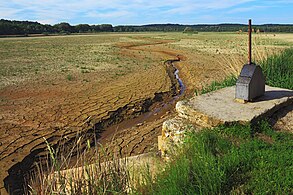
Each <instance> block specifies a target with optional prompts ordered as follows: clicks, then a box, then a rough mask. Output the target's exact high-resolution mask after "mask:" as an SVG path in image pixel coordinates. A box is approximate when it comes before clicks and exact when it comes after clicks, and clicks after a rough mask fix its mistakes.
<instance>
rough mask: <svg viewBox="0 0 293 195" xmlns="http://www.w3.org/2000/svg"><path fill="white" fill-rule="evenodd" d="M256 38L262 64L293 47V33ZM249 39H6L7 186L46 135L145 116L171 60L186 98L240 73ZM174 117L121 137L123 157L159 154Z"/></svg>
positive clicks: (165, 81) (2, 59) (0, 102)
mask: <svg viewBox="0 0 293 195" xmlns="http://www.w3.org/2000/svg"><path fill="white" fill-rule="evenodd" d="M253 36H254V38H253V40H254V51H253V54H254V55H253V59H254V61H255V62H261V61H262V60H264V59H265V58H266V57H267V56H268V55H272V54H275V53H279V52H280V51H283V50H284V49H286V48H288V47H292V45H293V41H292V40H293V38H292V37H293V34H255V35H253ZM246 39H247V35H246V34H245V33H242V34H237V33H199V34H183V33H127V34H126V33H125V34H116V33H109V34H96V35H82V36H79V35H76V36H75V35H72V36H45V37H32V38H30V37H28V38H1V39H0V111H1V112H0V131H1V132H3V134H1V135H0V143H1V144H0V156H1V158H0V166H1V167H2V169H1V172H0V180H1V181H2V180H3V178H5V177H6V176H7V170H9V169H10V168H11V166H13V165H15V164H17V163H18V162H21V161H22V160H23V159H24V157H26V156H28V155H29V154H30V153H31V152H32V151H34V150H37V149H38V148H40V147H41V144H43V143H44V140H43V137H45V138H47V140H49V142H51V143H50V144H54V143H56V140H58V139H59V138H60V137H61V136H63V135H66V136H67V137H70V136H75V135H76V132H79V131H84V130H87V129H89V127H92V126H93V124H97V123H99V122H100V121H104V120H107V119H109V118H110V117H113V116H115V113H117V112H118V111H120V110H119V109H121V108H125V107H130V108H132V109H131V110H130V112H131V113H126V114H132V113H136V112H139V111H141V110H142V109H143V108H141V106H137V107H136V106H135V105H137V103H141V102H144V101H146V100H153V99H154V98H155V95H156V94H163V93H166V92H168V91H170V88H171V81H170V78H169V77H168V74H167V72H166V67H165V65H164V63H163V62H164V61H165V60H167V59H176V58H177V57H176V56H177V55H180V58H181V62H180V63H177V64H176V66H177V67H178V69H179V70H180V73H179V74H180V77H181V78H182V80H183V82H184V83H185V85H186V86H187V94H193V92H194V90H195V89H198V90H201V88H202V87H203V86H208V85H209V84H211V83H212V82H213V81H221V80H223V79H224V78H226V77H227V76H229V75H231V74H237V73H238V72H239V71H240V69H241V67H242V65H243V64H244V63H245V62H246V58H247V57H246ZM113 113H114V114H113ZM168 117H170V115H168V114H166V115H164V116H163V117H161V118H158V119H157V120H156V121H155V122H153V123H148V124H143V125H142V126H140V127H137V131H131V132H132V133H131V134H130V133H129V132H126V131H125V132H123V134H120V135H119V139H118V138H117V142H119V143H120V144H121V145H119V147H120V146H121V148H122V149H121V152H122V153H123V154H124V155H135V154H140V153H143V152H148V151H151V150H154V148H156V145H155V144H154V142H156V139H157V135H159V133H160V127H161V123H162V121H164V119H166V118H168ZM142 129H143V130H142ZM142 138H143V139H142ZM50 140H51V141H50ZM110 140H112V138H111V139H110ZM121 140H122V141H121ZM18 151H21V152H18ZM2 187H3V184H2V183H1V185H0V188H2Z"/></svg>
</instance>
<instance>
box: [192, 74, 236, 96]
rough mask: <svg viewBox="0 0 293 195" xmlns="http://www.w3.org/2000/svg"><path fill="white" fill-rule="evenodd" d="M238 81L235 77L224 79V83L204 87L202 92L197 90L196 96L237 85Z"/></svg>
mask: <svg viewBox="0 0 293 195" xmlns="http://www.w3.org/2000/svg"><path fill="white" fill-rule="evenodd" d="M236 81H237V77H236V76H235V75H231V76H229V77H227V78H226V79H224V80H223V81H220V82H218V81H213V82H212V83H211V84H210V85H209V86H207V87H203V88H202V89H201V90H195V94H196V95H199V94H205V93H209V92H211V91H216V90H218V89H222V88H225V87H230V86H233V85H235V83H236Z"/></svg>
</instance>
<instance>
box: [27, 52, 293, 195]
mask: <svg viewBox="0 0 293 195" xmlns="http://www.w3.org/2000/svg"><path fill="white" fill-rule="evenodd" d="M292 54H293V49H287V50H286V51H284V52H283V53H282V54H280V55H278V56H273V57H270V58H268V59H267V60H266V61H264V63H262V67H263V70H264V73H265V76H266V82H267V84H269V85H271V86H276V87H283V88H289V89H293V88H292V85H293V81H292V78H293V72H292V70H293V67H292V62H293V59H292V56H293V55H292ZM235 81H236V79H235V77H230V78H228V79H226V80H225V81H223V82H214V83H212V85H211V86H210V87H207V88H205V89H203V90H202V91H201V93H207V92H209V91H213V90H217V89H219V88H223V87H226V86H231V85H234V84H235ZM186 137H187V138H186V140H185V143H184V144H183V146H182V148H181V149H180V150H179V151H178V153H177V154H176V155H175V156H174V157H172V159H174V160H172V161H171V162H169V163H167V165H165V167H164V168H163V169H162V170H163V171H162V172H160V173H158V174H157V176H156V177H155V178H154V179H151V177H152V176H151V174H150V173H147V172H146V173H145V174H142V175H141V176H140V177H141V178H140V181H141V182H140V184H137V185H136V187H135V189H132V187H133V186H131V182H132V184H133V181H131V177H130V174H129V171H128V170H127V167H126V166H123V165H122V166H121V164H120V163H119V161H115V159H114V160H113V161H112V162H114V163H109V164H104V165H102V163H101V162H97V163H96V165H95V166H94V167H92V166H89V165H87V163H86V162H85V163H84V165H86V166H84V168H83V169H82V173H81V174H79V176H78V177H77V178H73V177H64V175H63V172H62V171H61V170H62V169H63V167H66V166H65V165H66V162H67V160H66V159H67V158H63V161H64V162H63V161H62V162H59V161H58V160H57V159H56V155H57V154H56V152H54V151H53V150H52V149H51V148H50V152H51V158H52V161H53V168H52V172H54V171H55V173H56V174H57V175H55V177H54V178H53V179H52V177H51V178H49V179H48V178H46V177H43V176H44V175H43V172H42V170H41V171H40V174H39V176H40V177H39V178H38V179H37V180H39V182H41V185H39V187H41V188H38V189H37V188H35V190H31V191H32V192H34V193H40V192H41V193H44V194H46V193H53V192H56V193H69V194H77V193H78V194H108V193H110V194H112V193H113V194H122V193H126V192H133V193H135V194H227V193H236V194H242V193H249V194H251V193H252V194H262V193H264V194H267V193H269V194H290V193H293V190H292V189H293V182H292V177H293V172H292V170H293V163H292V162H293V150H292V149H293V135H292V134H289V133H284V132H276V131H274V130H273V129H272V128H271V127H270V125H269V124H268V123H267V122H261V123H259V124H258V125H257V126H254V127H250V126H243V125H234V126H228V127H227V126H220V127H217V128H214V129H206V130H203V131H202V132H200V133H192V130H191V131H190V133H189V135H188V136H186ZM110 160H111V159H110ZM115 162H116V163H115ZM105 166H106V168H105ZM101 167H102V168H101Z"/></svg>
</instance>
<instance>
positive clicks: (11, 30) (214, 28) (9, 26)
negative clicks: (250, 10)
mask: <svg viewBox="0 0 293 195" xmlns="http://www.w3.org/2000/svg"><path fill="white" fill-rule="evenodd" d="M186 28H188V29H189V30H191V31H194V32H233V31H234V32H235V31H243V32H246V31H247V29H248V28H247V25H244V24H214V25H213V24H197V25H182V24H149V25H140V26H137V25H119V26H112V25H111V24H99V25H89V24H78V25H70V24H69V23H66V22H62V23H59V24H55V25H49V24H40V23H38V22H31V21H14V20H4V19H1V20H0V35H27V34H55V33H62V34H70V33H96V32H148V31H150V32H151V31H160V32H183V31H184V30H186ZM252 28H253V29H254V30H255V31H257V32H293V25H292V24H262V25H253V26H252Z"/></svg>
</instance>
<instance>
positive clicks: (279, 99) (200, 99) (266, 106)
mask: <svg viewBox="0 0 293 195" xmlns="http://www.w3.org/2000/svg"><path fill="white" fill-rule="evenodd" d="M265 89H266V92H265V94H264V96H262V97H260V98H258V99H257V100H255V101H254V102H247V103H245V104H243V103H239V102H237V101H235V86H233V87H227V88H224V89H221V90H218V91H214V92H211V93H207V94H204V95H200V96H195V97H193V98H191V99H189V100H185V101H180V102H178V103H177V104H176V110H177V112H178V113H179V116H180V117H183V118H185V119H188V120H190V121H191V122H193V123H196V124H198V125H200V126H202V127H214V126H217V125H219V124H228V123H234V122H239V123H241V124H247V123H254V122H256V121H258V120H260V119H262V118H265V117H269V116H271V115H272V114H273V113H274V112H276V111H278V110H279V109H281V108H282V107H284V106H288V105H290V104H293V91H292V90H288V89H282V88H276V87H270V86H266V87H265Z"/></svg>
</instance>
